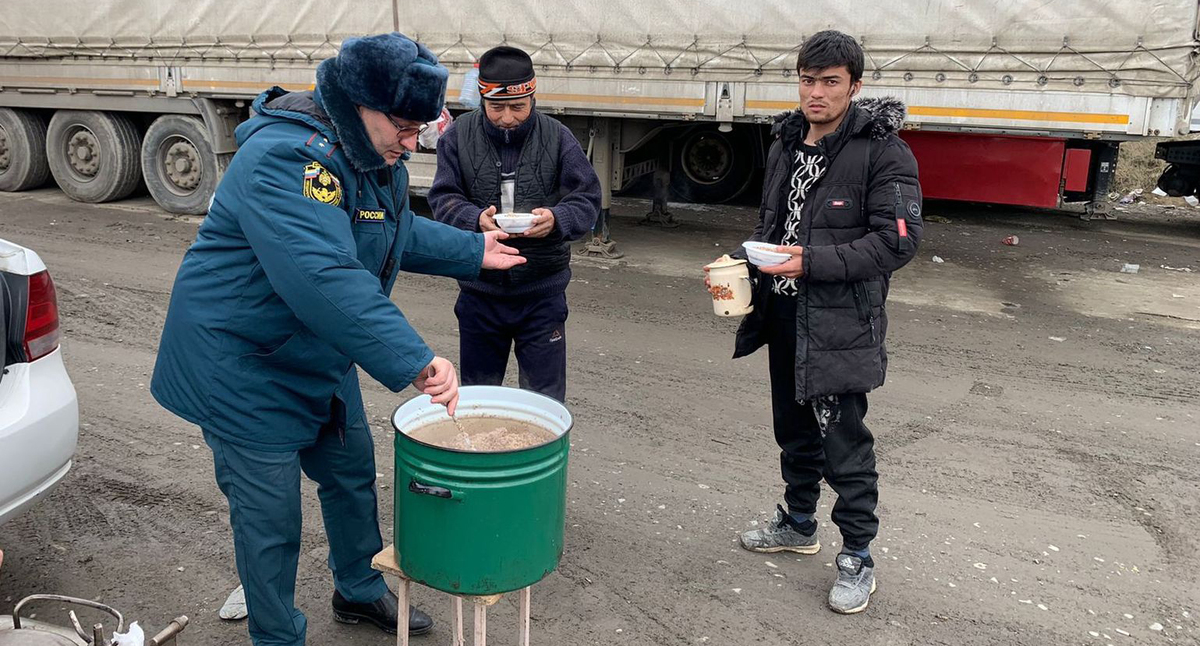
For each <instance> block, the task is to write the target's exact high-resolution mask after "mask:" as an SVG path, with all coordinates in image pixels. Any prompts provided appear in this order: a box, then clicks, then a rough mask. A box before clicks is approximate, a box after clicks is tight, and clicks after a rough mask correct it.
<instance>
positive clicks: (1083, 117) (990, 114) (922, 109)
mask: <svg viewBox="0 0 1200 646" xmlns="http://www.w3.org/2000/svg"><path fill="white" fill-rule="evenodd" d="M746 107H747V108H749V109H751V110H794V109H796V103H795V102H793V101H746ZM908 114H909V115H912V116H915V117H957V118H964V119H1009V120H1012V121H1057V122H1061V123H1099V124H1107V125H1116V126H1125V125H1129V115H1127V114H1099V113H1091V112H1049V111H1044V110H996V109H990V108H946V107H939V106H925V105H910V106H908Z"/></svg>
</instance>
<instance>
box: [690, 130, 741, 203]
mask: <svg viewBox="0 0 1200 646" xmlns="http://www.w3.org/2000/svg"><path fill="white" fill-rule="evenodd" d="M677 146H678V148H677V149H676V157H675V160H674V168H673V169H672V172H671V191H672V192H673V193H674V194H675V196H676V197H678V198H679V199H681V200H683V201H685V202H705V203H710V204H720V203H722V202H728V201H730V200H732V199H734V198H735V197H737V196H738V195H741V194H742V192H743V191H745V190H746V187H747V186H749V185H750V179H751V177H752V176H753V174H754V166H755V164H754V158H753V153H754V145H753V141H752V140H751V138H750V137H749V136H747V134H746V132H745V131H744V130H740V129H735V130H733V131H732V132H721V131H719V130H717V128H716V127H715V126H713V127H707V126H702V127H697V128H693V129H691V130H689V131H688V132H687V134H685V135H684V136H683V138H682V140H681V141H680V143H679V144H677Z"/></svg>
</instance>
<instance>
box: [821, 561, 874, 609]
mask: <svg viewBox="0 0 1200 646" xmlns="http://www.w3.org/2000/svg"><path fill="white" fill-rule="evenodd" d="M837 569H838V578H837V581H834V583H833V589H831V590H830V591H829V608H830V609H831V610H833V611H834V612H837V613H841V614H843V615H852V614H855V613H857V612H862V611H863V610H866V609H867V604H868V603H869V602H870V601H871V593H872V592H875V568H874V567H869V566H867V565H866V564H865V563H863V560H862V559H860V558H858V557H857V556H855V555H853V554H838V557H837Z"/></svg>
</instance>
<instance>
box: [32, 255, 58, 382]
mask: <svg viewBox="0 0 1200 646" xmlns="http://www.w3.org/2000/svg"><path fill="white" fill-rule="evenodd" d="M61 337H62V334H61V332H59V329H58V299H57V298H56V297H55V294H54V281H53V280H50V273H49V272H46V271H42V272H38V273H36V274H34V275H32V276H30V277H29V309H28V313H27V314H26V315H25V357H26V360H27V361H36V360H38V359H41V358H42V357H44V356H46V355H48V354H50V353H51V352H54V349H55V348H57V347H58V341H59V339H60V338H61Z"/></svg>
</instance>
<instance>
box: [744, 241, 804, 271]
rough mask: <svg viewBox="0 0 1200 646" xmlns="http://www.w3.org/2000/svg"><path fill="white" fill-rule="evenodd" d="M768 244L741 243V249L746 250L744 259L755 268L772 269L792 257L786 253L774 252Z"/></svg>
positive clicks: (773, 247)
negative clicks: (748, 260) (747, 259)
mask: <svg viewBox="0 0 1200 646" xmlns="http://www.w3.org/2000/svg"><path fill="white" fill-rule="evenodd" d="M777 246H778V245H773V244H771V243H769V242H743V243H742V248H743V249H745V250H746V257H747V258H749V259H750V262H752V263H754V265H755V266H757V267H774V266H775V265H782V264H783V263H785V262H787V261H788V260H790V259H791V258H792V257H791V256H790V255H788V254H786V253H779V252H777V251H775V247H777Z"/></svg>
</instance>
